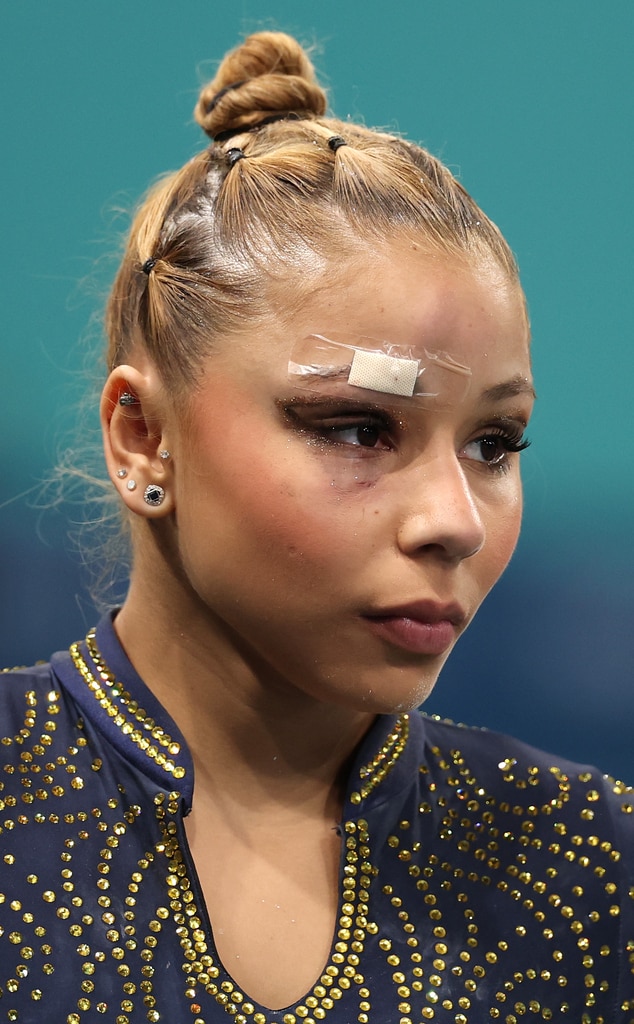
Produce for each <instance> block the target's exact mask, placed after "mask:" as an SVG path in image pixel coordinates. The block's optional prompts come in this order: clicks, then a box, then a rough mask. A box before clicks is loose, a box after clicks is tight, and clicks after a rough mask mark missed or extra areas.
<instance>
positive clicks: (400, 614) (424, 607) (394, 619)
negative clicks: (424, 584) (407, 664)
mask: <svg viewBox="0 0 634 1024" xmlns="http://www.w3.org/2000/svg"><path fill="white" fill-rule="evenodd" d="M363 618H364V619H365V621H366V622H367V623H368V625H369V627H370V629H371V631H372V632H373V633H374V635H375V636H377V637H378V638H379V639H381V640H383V641H385V642H387V643H389V644H392V645H393V646H396V647H400V648H401V649H402V650H406V651H410V652H411V653H413V654H423V655H431V656H436V657H437V656H438V655H441V654H444V653H445V652H446V651H447V650H448V649H449V648H450V647H451V646H452V645H453V644H454V643H455V641H456V640H457V638H458V633H459V631H460V627H461V626H462V625H463V624H464V622H465V620H466V615H465V613H464V611H463V610H462V608H460V606H459V605H457V604H444V605H443V604H437V603H435V602H433V601H416V602H413V603H411V604H406V605H399V606H398V607H394V608H385V609H379V610H377V611H371V612H369V613H366V614H365V615H364V616H363Z"/></svg>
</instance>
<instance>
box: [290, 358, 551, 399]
mask: <svg viewBox="0 0 634 1024" xmlns="http://www.w3.org/2000/svg"><path fill="white" fill-rule="evenodd" d="M311 370H312V367H311ZM349 374H350V366H329V367H324V368H323V370H321V369H320V370H317V368H316V367H315V369H314V371H313V372H307V373H302V374H298V375H297V376H301V379H302V383H310V384H316V383H318V382H319V381H323V382H324V383H332V382H337V381H342V382H343V383H344V384H347V383H348V376H349ZM520 395H530V397H531V398H537V393H536V391H535V388H534V387H533V385H532V383H531V382H530V380H529V379H528V378H527V377H522V376H521V374H519V373H518V374H517V375H516V376H515V377H511V378H510V380H505V381H503V382H502V383H501V384H494V385H493V387H490V388H486V389H485V390H484V391H483V392H482V395H481V397H482V398H483V399H484V400H485V401H488V402H503V401H505V399H507V398H517V397H518V396H520ZM413 397H416V396H413Z"/></svg>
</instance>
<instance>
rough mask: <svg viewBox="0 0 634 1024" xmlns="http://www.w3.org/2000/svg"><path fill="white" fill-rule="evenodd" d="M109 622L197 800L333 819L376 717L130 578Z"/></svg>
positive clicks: (199, 612) (257, 811) (204, 616)
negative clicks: (167, 723) (162, 720)
mask: <svg viewBox="0 0 634 1024" xmlns="http://www.w3.org/2000/svg"><path fill="white" fill-rule="evenodd" d="M115 628H116V631H117V633H118V635H119V638H120V640H121V642H122V644H123V647H124V649H125V650H126V652H127V654H128V656H129V658H130V660H131V661H132V663H133V664H134V666H135V668H136V670H137V672H138V673H139V675H140V676H141V677H142V678H143V679H144V680H145V682H146V684H147V685H148V686H149V687H150V689H151V690H152V691H153V692H154V694H155V695H156V697H157V698H158V699H159V700H160V702H161V703H162V704H163V706H164V707H165V709H166V711H167V712H168V713H169V714H170V715H171V717H172V718H173V719H174V721H175V722H176V724H177V725H178V727H179V729H180V730H181V732H182V734H183V736H184V737H185V739H186V741H187V744H188V746H189V749H190V752H191V755H192V758H193V761H194V768H195V773H196V800H197V802H198V804H199V805H200V803H201V802H202V801H203V800H207V801H213V803H214V804H215V805H216V806H217V807H218V808H220V807H223V808H226V809H227V811H228V808H229V807H230V806H234V807H236V808H248V810H249V813H250V814H251V815H253V814H255V815H260V814H261V815H262V816H263V817H265V816H266V815H267V814H268V813H269V812H270V810H271V806H272V805H275V808H276V811H277V813H278V814H279V813H280V812H282V813H284V812H287V813H288V814H289V816H290V815H296V814H297V811H298V808H301V813H302V815H303V816H304V817H306V816H311V817H312V816H314V817H323V816H324V815H326V816H327V817H330V818H333V819H335V818H337V817H338V816H339V812H340V810H341V805H342V802H343V792H344V791H343V786H344V784H345V781H346V777H347V772H348V768H349V764H350V761H351V758H352V757H353V755H354V753H355V751H356V749H357V747H358V745H359V743H360V741H361V739H362V738H363V736H364V735H365V733H366V732H367V730H368V729H369V727H370V725H371V724H372V721H373V719H374V716H373V715H370V714H368V713H362V712H358V711H356V710H350V709H347V708H342V707H340V706H334V705H332V704H327V703H322V702H320V701H318V700H316V699H315V698H314V697H312V696H310V695H308V694H306V693H303V692H302V690H301V689H300V688H299V687H297V686H295V685H293V684H292V683H290V682H289V681H288V680H285V679H283V678H281V677H280V675H279V674H278V673H276V672H275V671H274V670H272V669H271V667H270V666H268V665H265V664H262V663H261V661H259V660H258V657H257V656H256V655H255V654H253V653H252V652H247V653H245V651H244V650H242V649H240V648H239V646H238V645H236V644H235V643H233V642H232V639H231V638H230V636H228V635H227V632H226V631H223V630H221V629H218V628H217V627H216V626H215V625H214V624H212V623H210V621H209V614H208V612H207V610H206V609H197V608H196V607H195V604H194V606H192V605H191V604H190V605H189V607H187V608H185V609H183V608H182V607H181V605H179V603H178V602H174V601H170V600H164V601H163V602H160V601H159V602H158V605H157V601H156V595H155V594H154V596H153V598H152V599H151V600H150V599H149V595H145V594H143V593H142V589H141V587H140V586H138V584H137V583H136V581H134V580H133V583H132V586H131V589H130V594H129V597H128V599H127V600H126V603H125V605H124V607H123V608H122V610H121V612H120V613H119V615H118V616H117V619H116V620H115Z"/></svg>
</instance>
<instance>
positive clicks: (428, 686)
mask: <svg viewBox="0 0 634 1024" xmlns="http://www.w3.org/2000/svg"><path fill="white" fill-rule="evenodd" d="M441 667H442V666H441ZM372 675H373V679H372V680H371V681H370V680H369V681H368V683H367V688H366V689H363V687H362V684H361V683H360V681H359V683H358V685H357V686H355V687H354V689H353V690H348V691H347V692H346V693H345V694H344V695H342V694H341V693H339V694H338V699H337V698H335V700H334V702H336V703H337V704H339V705H342V704H345V706H346V707H348V708H349V709H350V710H355V711H364V712H367V713H369V714H374V715H395V714H396V715H398V714H402V713H403V712H406V711H415V710H416V709H417V708H419V707H420V706H421V704H424V702H425V701H426V700H427V698H428V697H429V695H430V694H431V692H432V690H433V689H434V686H435V685H436V682H437V680H438V676H439V675H440V668H438V669H437V670H435V671H433V672H431V671H429V670H427V671H426V672H419V673H418V675H417V677H416V678H415V679H413V678H412V670H411V668H410V669H408V670H406V671H405V670H400V671H399V670H395V669H394V668H385V669H384V670H383V672H382V673H381V674H379V675H378V674H377V673H372ZM377 675H378V677H377Z"/></svg>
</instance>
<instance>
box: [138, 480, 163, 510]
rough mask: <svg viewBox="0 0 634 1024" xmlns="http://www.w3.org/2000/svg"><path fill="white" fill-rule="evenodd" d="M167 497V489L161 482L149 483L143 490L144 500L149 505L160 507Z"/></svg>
mask: <svg viewBox="0 0 634 1024" xmlns="http://www.w3.org/2000/svg"><path fill="white" fill-rule="evenodd" d="M164 497H165V491H164V490H163V488H162V487H161V486H160V484H148V486H147V487H146V488H145V491H144V492H143V500H144V501H145V502H146V504H148V505H152V507H153V508H158V506H159V505H162V504H163V499H164Z"/></svg>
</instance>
